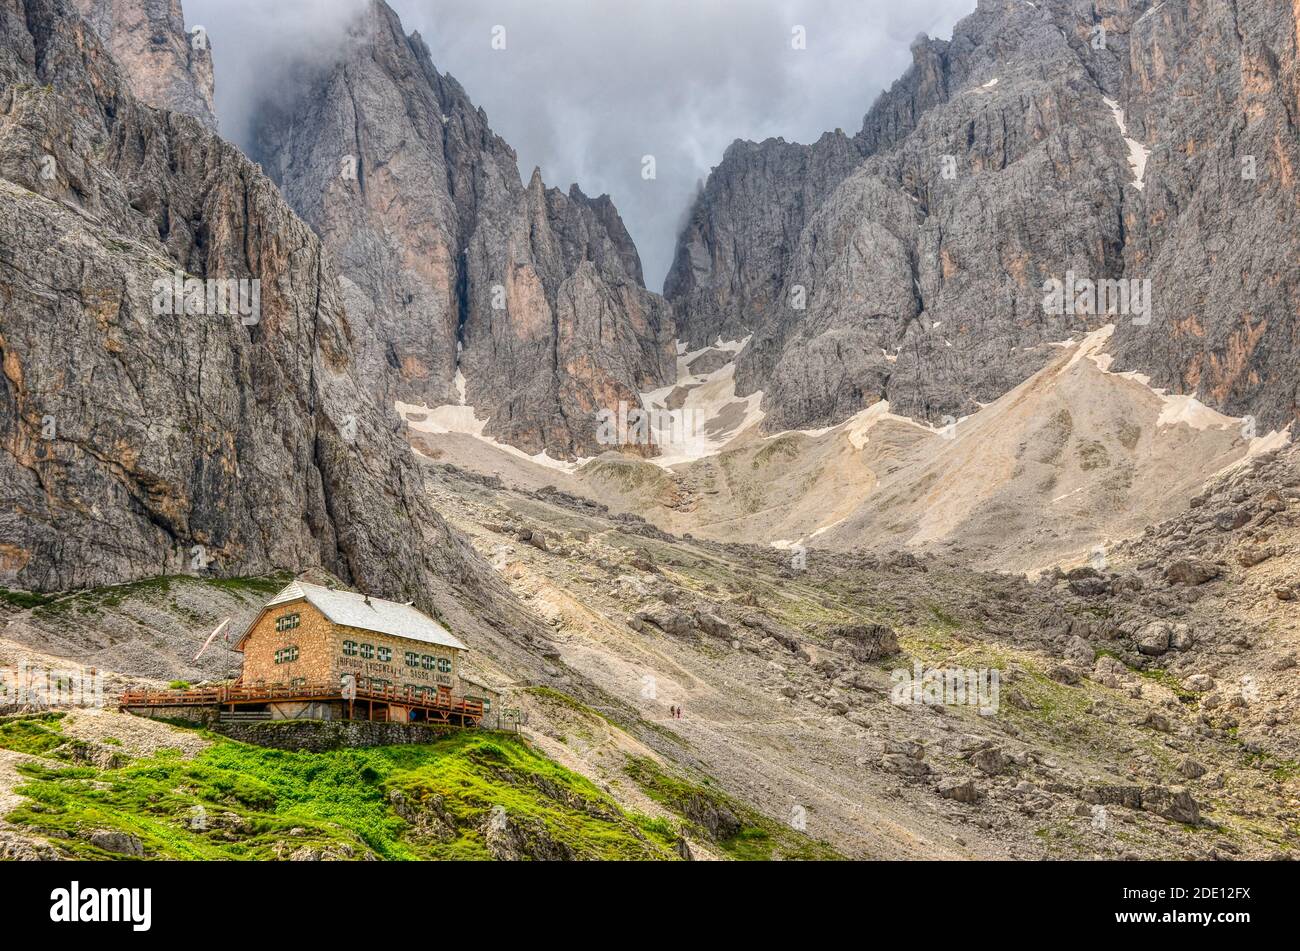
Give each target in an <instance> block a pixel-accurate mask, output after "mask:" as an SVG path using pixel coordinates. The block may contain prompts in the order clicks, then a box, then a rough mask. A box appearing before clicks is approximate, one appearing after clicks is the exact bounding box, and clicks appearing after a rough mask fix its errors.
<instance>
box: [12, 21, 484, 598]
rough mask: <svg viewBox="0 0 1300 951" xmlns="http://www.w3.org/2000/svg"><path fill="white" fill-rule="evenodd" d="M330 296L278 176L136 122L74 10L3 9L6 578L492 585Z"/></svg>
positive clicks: (161, 125)
mask: <svg viewBox="0 0 1300 951" xmlns="http://www.w3.org/2000/svg"><path fill="white" fill-rule="evenodd" d="M177 281H186V282H187V283H185V284H183V285H182V286H181V287H182V293H181V294H180V295H179V296H177V295H176V294H175V293H174V287H175V283H176V282H177ZM227 281H233V282H236V284H234V285H225V284H215V283H213V282H227ZM254 282H256V283H254ZM223 287H231V288H232V289H234V293H233V295H232V298H230V299H228V300H227V299H224V298H222V297H221V296H219V295H217V294H215V293H214V289H215V290H219V289H221V288H223ZM343 297H344V295H343V292H342V290H341V289H340V286H339V282H338V281H337V280H336V278H335V277H334V275H333V274H332V272H331V268H330V265H329V264H328V262H327V259H326V255H325V254H324V253H323V251H322V248H321V245H320V242H319V240H318V239H317V237H316V236H315V235H314V234H313V233H312V231H311V229H310V228H308V227H307V226H306V225H305V224H304V223H303V222H302V221H301V220H299V219H298V218H297V217H296V216H295V215H294V213H293V212H292V211H291V210H290V208H289V206H288V205H287V204H286V203H285V201H284V200H283V198H282V196H281V195H280V193H279V191H278V190H277V189H276V187H275V185H274V183H273V182H271V181H270V179H268V178H267V177H266V176H264V175H263V174H262V173H261V172H260V171H259V169H258V168H257V166H256V165H254V164H253V163H252V162H250V161H249V160H248V159H246V158H245V157H244V156H243V154H241V153H240V152H239V150H237V149H236V148H234V147H233V146H231V145H228V144H227V143H225V142H224V141H222V140H221V139H219V138H218V137H216V136H215V135H214V134H212V133H211V132H210V131H208V130H207V129H206V128H205V127H204V126H203V125H202V124H201V123H200V122H199V121H197V120H196V119H193V118H191V117H188V116H183V115H179V114H176V113H172V112H165V111H159V110H156V109H154V108H152V107H150V106H147V105H144V104H142V103H140V102H139V101H138V100H137V99H136V98H135V97H134V95H133V93H132V92H131V90H130V89H129V88H128V83H127V82H126V80H125V78H124V75H123V72H122V71H121V70H120V69H119V67H118V66H117V64H116V63H115V62H114V60H113V58H112V56H111V55H110V54H109V52H108V51H107V50H106V49H105V47H104V46H103V45H102V44H101V42H100V40H99V39H98V37H97V36H96V35H95V33H94V31H92V30H91V29H90V27H89V26H88V25H87V24H86V22H85V21H83V20H82V19H81V18H80V17H79V16H78V15H77V14H76V12H75V10H74V9H73V8H72V7H71V6H70V5H69V3H68V2H67V0H18V2H16V3H6V4H4V5H0V367H2V369H3V373H2V374H0V585H2V586H6V587H20V588H24V589H29V590H37V591H50V590H66V589H70V588H78V587H83V586H91V585H102V584H112V583H118V582H122V581H128V580H132V579H136V578H144V577H150V576H154V575H159V574H168V573H180V572H184V573H189V574H198V575H208V576H211V575H218V576H223V577H224V576H229V575H247V574H260V573H266V572H270V571H273V570H276V569H289V570H300V569H303V568H306V567H310V566H317V565H319V566H323V567H325V568H327V569H328V570H330V571H333V572H335V573H336V574H338V575H339V576H340V577H342V578H344V579H346V580H348V581H351V582H353V583H355V584H357V585H358V586H361V587H364V588H366V589H368V590H371V591H375V592H377V593H382V594H384V595H385V596H387V597H403V596H405V597H410V598H413V599H418V600H420V601H421V602H422V603H424V604H426V605H428V604H430V603H434V602H437V601H438V600H440V599H442V600H446V599H447V598H448V592H449V591H450V590H455V589H458V590H460V591H462V592H464V593H465V598H466V599H472V598H473V597H476V596H478V595H479V594H481V592H482V591H484V590H486V586H487V584H488V582H486V581H484V580H483V578H484V577H485V576H486V575H487V574H488V572H487V570H486V568H485V567H483V566H482V563H481V562H479V561H478V560H477V559H475V558H474V557H473V556H472V555H471V554H470V553H469V551H468V549H467V547H466V546H465V544H464V542H463V540H462V539H461V538H460V537H459V536H458V535H456V534H455V533H453V532H452V531H451V530H450V529H448V527H447V525H446V524H445V522H443V521H442V519H441V518H440V517H439V516H438V515H437V513H436V512H434V511H432V510H431V509H430V508H429V506H428V504H427V503H426V502H425V501H424V496H423V492H422V486H421V478H420V474H419V472H418V471H417V469H416V467H415V464H414V462H413V460H412V458H411V453H410V450H409V448H408V447H407V446H406V444H405V443H404V441H403V440H402V438H401V436H400V433H399V425H398V421H397V419H396V417H395V416H394V415H393V414H392V411H391V409H390V408H388V407H386V406H381V405H378V404H377V403H376V402H375V400H374V398H373V396H372V392H371V388H370V387H369V386H368V385H367V384H366V383H364V382H363V381H362V379H361V374H360V373H359V369H358V362H357V358H356V356H355V354H356V351H357V349H358V342H357V338H358V328H357V327H356V326H355V325H354V324H353V322H352V320H351V319H350V317H349V314H348V313H347V311H346V309H345V308H344V306H343ZM180 302H183V303H180Z"/></svg>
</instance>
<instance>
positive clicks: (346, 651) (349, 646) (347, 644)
mask: <svg viewBox="0 0 1300 951" xmlns="http://www.w3.org/2000/svg"><path fill="white" fill-rule="evenodd" d="M343 656H344V657H356V656H357V642H356V641H344V642H343Z"/></svg>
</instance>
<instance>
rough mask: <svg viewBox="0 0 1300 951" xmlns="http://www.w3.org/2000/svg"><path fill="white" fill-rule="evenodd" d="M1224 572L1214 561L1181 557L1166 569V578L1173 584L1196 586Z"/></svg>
mask: <svg viewBox="0 0 1300 951" xmlns="http://www.w3.org/2000/svg"><path fill="white" fill-rule="evenodd" d="M1222 573H1223V571H1222V569H1221V568H1220V567H1219V566H1218V565H1216V564H1214V563H1213V562H1209V561H1205V560H1203V559H1200V558H1179V559H1177V560H1176V561H1174V562H1173V563H1172V564H1170V565H1169V567H1168V568H1166V569H1165V580H1166V581H1167V582H1169V583H1170V584H1171V585H1186V586H1188V587H1194V586H1196V585H1201V584H1205V583H1206V582H1207V581H1213V580H1214V579H1215V578H1217V577H1219V575H1220V574H1222Z"/></svg>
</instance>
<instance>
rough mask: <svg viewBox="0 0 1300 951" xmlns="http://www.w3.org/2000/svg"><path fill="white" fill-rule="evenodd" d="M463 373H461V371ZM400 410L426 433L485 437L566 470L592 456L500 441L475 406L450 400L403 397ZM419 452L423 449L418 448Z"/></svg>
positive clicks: (523, 456)
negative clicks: (573, 456) (423, 402)
mask: <svg viewBox="0 0 1300 951" xmlns="http://www.w3.org/2000/svg"><path fill="white" fill-rule="evenodd" d="M457 375H458V376H459V373H458V374H457ZM393 407H394V408H395V409H396V410H397V414H398V415H399V416H401V417H402V419H403V420H404V421H405V422H406V425H407V426H408V427H409V428H410V429H411V430H412V431H413V432H417V433H425V434H427V435H430V436H445V435H447V434H449V433H458V434H461V435H465V436H473V437H474V438H475V439H481V440H482V441H483V442H485V443H487V444H488V445H489V446H495V447H496V448H497V449H500V450H502V451H503V452H508V453H510V454H511V455H512V456H517V457H519V458H520V459H527V460H528V461H529V462H533V463H536V464H537V465H539V466H545V467H546V468H548V469H559V470H560V471H562V472H573V471H575V470H576V469H578V467H579V466H581V465H583V464H584V463H586V462H590V461H591V460H590V459H586V458H580V459H578V460H577V461H576V462H565V461H564V460H563V459H552V458H551V457H550V456H548V455H547V454H546V452H545V450H543V451H542V452H539V453H537V454H536V455H533V456H530V455H529V454H528V453H526V452H524V451H523V450H522V449H516V448H515V447H514V446H511V445H508V444H507V443H503V442H500V441H498V440H496V439H494V438H492V437H491V436H485V435H483V428H484V427H485V426H487V424H488V421H487V420H486V419H479V418H478V417H476V416H475V415H474V407H472V406H465V405H460V406H456V405H452V404H450V403H448V404H447V405H445V406H435V407H433V408H432V409H430V408H429V407H427V406H419V405H415V404H412V403H403V402H401V401H400V400H398V401H396V402H395V403H394V404H393ZM415 451H416V452H418V451H419V450H415Z"/></svg>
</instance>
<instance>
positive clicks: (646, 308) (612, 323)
mask: <svg viewBox="0 0 1300 951" xmlns="http://www.w3.org/2000/svg"><path fill="white" fill-rule="evenodd" d="M303 73H304V76H305V78H304V82H303V86H302V89H301V91H300V93H299V94H298V95H296V96H285V97H283V98H278V99H276V100H274V101H273V102H272V101H268V102H267V103H266V104H265V105H264V107H263V108H262V109H261V110H260V111H259V112H258V114H257V116H256V118H255V124H256V141H257V145H256V150H255V151H256V157H257V158H258V159H259V160H260V161H261V162H262V163H263V165H264V166H265V168H266V169H267V170H268V172H269V174H270V175H271V176H272V177H273V178H274V179H275V180H276V181H277V182H278V183H279V184H280V186H281V188H282V189H283V190H284V193H285V195H286V196H287V197H288V199H289V201H290V203H291V204H292V205H293V207H294V208H295V209H296V210H297V211H298V212H299V214H301V215H302V216H303V218H304V219H305V220H306V221H307V222H308V223H309V224H310V225H311V226H312V227H313V228H314V229H315V230H316V231H317V233H318V234H320V236H321V238H322V240H323V242H324V244H325V246H326V247H327V248H328V249H329V250H330V252H331V253H332V254H333V255H334V257H335V258H336V260H337V261H338V262H339V267H340V270H341V271H342V273H343V275H344V276H345V277H347V278H348V279H349V280H350V281H351V282H352V283H353V284H354V285H355V287H356V288H357V291H358V297H359V298H360V299H361V300H363V301H365V302H367V303H368V304H369V307H368V309H367V312H366V313H365V315H364V316H365V322H366V324H367V328H366V332H367V333H368V334H370V335H371V336H372V337H373V338H374V339H375V341H376V344H375V345H374V346H372V348H371V352H370V354H369V355H368V359H367V366H368V368H369V369H370V370H371V371H372V372H374V373H375V374H376V375H377V376H381V375H385V374H386V375H387V376H388V377H390V378H391V389H392V396H393V397H394V398H397V399H402V400H404V401H406V402H414V403H423V404H426V405H430V406H438V405H442V404H445V403H455V402H457V401H458V394H457V392H456V388H455V385H454V381H455V377H456V373H457V371H458V370H459V371H460V372H462V373H463V374H464V378H465V381H466V402H467V403H468V404H469V405H471V406H474V407H475V410H476V413H477V415H478V417H479V418H480V419H481V418H489V420H490V421H489V423H488V426H487V429H486V432H487V434H488V435H491V436H495V437H497V438H499V439H501V440H502V441H504V442H506V443H509V444H511V445H513V446H516V447H518V448H520V449H523V450H524V451H526V452H528V453H530V454H533V453H538V452H541V451H543V450H545V451H547V452H549V453H550V454H551V455H552V456H554V457H558V458H566V459H569V458H574V457H575V456H576V455H588V456H590V455H597V454H599V452H601V451H603V450H604V449H606V448H608V447H607V446H603V445H601V444H600V443H599V441H598V438H597V413H598V412H599V411H600V410H603V409H610V410H614V411H617V409H618V406H619V403H620V402H626V403H628V404H629V405H630V406H631V407H633V408H636V407H639V406H640V398H639V396H638V394H639V393H640V392H642V391H645V390H650V389H655V388H657V387H659V386H662V385H664V384H667V383H670V382H672V381H673V380H674V379H675V377H676V354H675V352H674V349H673V338H674V329H673V321H672V313H671V308H670V307H669V306H668V305H667V303H666V302H665V301H663V299H662V298H660V297H659V296H658V295H655V294H651V293H650V292H648V291H647V290H646V289H645V287H644V285H643V280H642V274H641V264H640V260H639V258H638V256H637V253H636V248H635V246H634V245H633V243H632V240H631V238H630V236H629V235H628V233H627V229H626V228H625V227H624V226H623V222H622V220H621V219H620V217H619V215H618V212H617V210H616V209H615V208H614V206H613V204H612V202H611V201H610V200H609V197H608V196H601V197H600V198H595V199H592V198H588V197H587V196H586V195H585V194H583V193H582V191H581V190H580V189H579V188H578V187H577V186H576V185H574V186H573V187H571V188H570V189H569V191H568V193H567V194H566V193H564V192H561V191H559V190H557V189H554V188H547V187H546V185H545V184H544V183H543V182H542V179H541V175H540V173H538V172H536V171H535V172H534V173H533V175H532V178H531V180H530V181H529V182H528V183H527V184H525V183H524V182H522V181H521V180H520V177H519V169H518V160H517V156H516V155H515V153H514V151H513V150H512V149H511V148H510V146H509V145H507V144H506V143H505V142H504V141H503V140H502V139H500V138H499V137H498V136H497V135H495V134H494V133H493V132H492V130H491V128H490V127H489V126H488V122H487V117H486V115H485V114H484V113H483V110H482V109H480V108H477V107H475V106H474V104H473V103H472V102H471V101H470V99H469V97H468V95H467V94H466V93H465V91H464V89H462V88H461V86H460V84H459V83H457V82H456V80H455V79H453V78H452V77H451V76H449V75H446V74H442V73H439V72H438V71H437V69H436V68H435V67H434V65H433V63H432V61H431V59H430V57H429V50H428V48H427V46H426V45H425V43H424V41H423V40H422V39H421V38H420V36H419V35H418V34H412V35H411V36H409V37H408V36H406V35H405V33H404V32H403V29H402V25H401V22H400V21H399V20H398V17H397V15H396V14H395V13H394V12H393V11H392V10H391V9H390V8H389V7H388V6H387V5H386V4H385V3H383V2H382V0H370V2H369V3H368V4H367V7H366V10H365V12H364V13H362V14H361V15H360V16H359V17H358V18H357V20H356V21H355V22H354V23H353V24H352V26H351V29H350V31H349V34H348V37H347V40H346V42H345V43H344V44H343V46H342V50H341V52H340V53H339V57H338V60H337V62H334V63H331V64H329V65H328V68H325V69H323V70H319V69H313V68H312V67H311V66H310V65H309V64H303ZM286 100H287V101H286ZM642 451H644V452H649V451H650V450H648V449H643V450H642Z"/></svg>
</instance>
